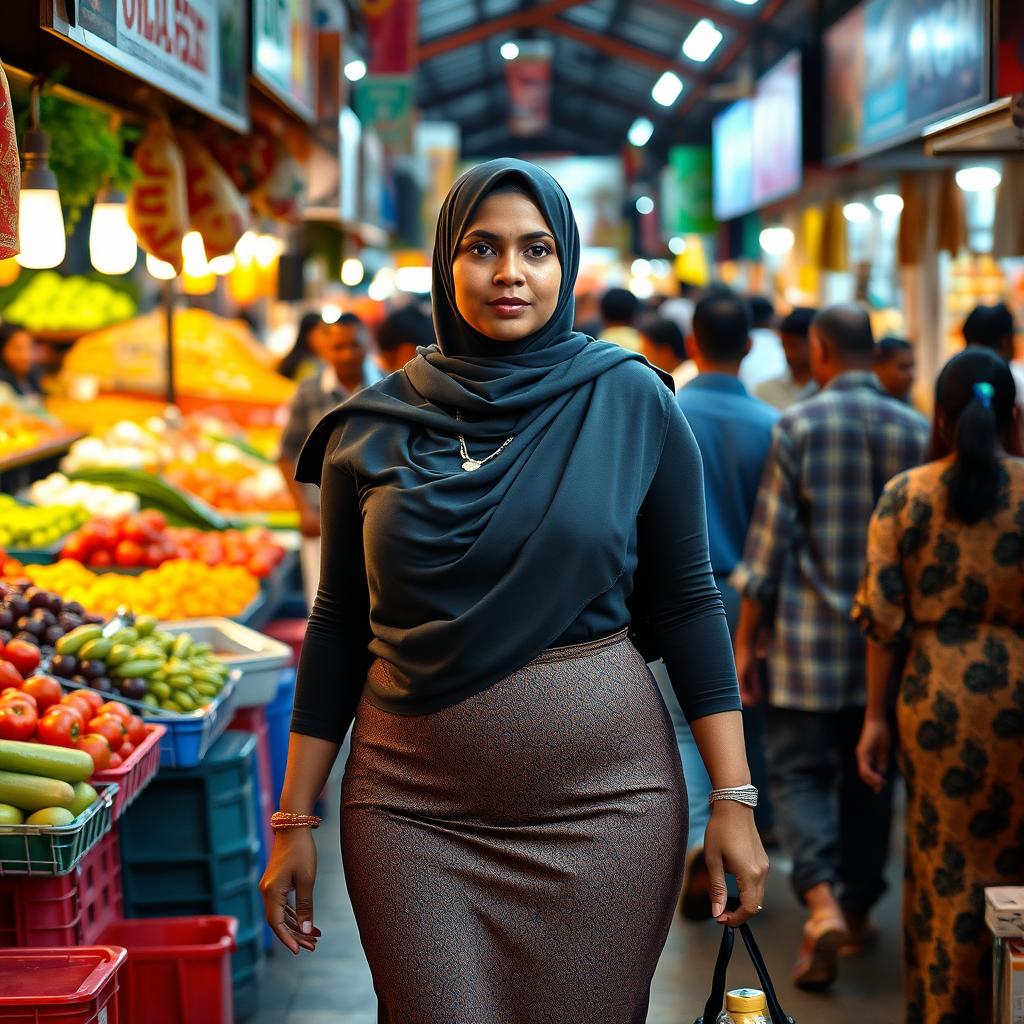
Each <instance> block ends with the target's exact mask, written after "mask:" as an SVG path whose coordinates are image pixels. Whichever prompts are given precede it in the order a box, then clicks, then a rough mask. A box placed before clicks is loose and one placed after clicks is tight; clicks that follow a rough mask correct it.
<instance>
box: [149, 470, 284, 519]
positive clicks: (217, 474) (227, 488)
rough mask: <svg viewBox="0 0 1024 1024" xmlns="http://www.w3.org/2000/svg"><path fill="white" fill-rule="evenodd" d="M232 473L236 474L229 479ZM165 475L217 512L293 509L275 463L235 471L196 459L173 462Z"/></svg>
mask: <svg viewBox="0 0 1024 1024" xmlns="http://www.w3.org/2000/svg"><path fill="white" fill-rule="evenodd" d="M234 476H239V477H240V478H238V479H232V477H234ZM167 479H168V480H169V481H170V482H171V483H173V484H174V485H175V486H176V487H180V488H181V489H182V490H185V491H188V492H189V493H190V494H194V495H196V497H198V498H201V499H202V500H203V501H205V502H206V503H207V504H208V505H211V506H213V508H215V509H218V510H220V511H221V512H249V511H260V512H289V511H293V510H294V509H295V501H294V499H293V498H292V496H291V495H290V494H289V493H288V490H287V488H286V487H285V486H284V478H283V477H282V476H281V471H280V470H279V469H278V468H277V467H276V466H267V467H264V468H263V469H260V470H258V471H257V472H255V473H250V472H248V471H245V472H244V473H242V474H235V473H232V472H230V471H225V470H224V469H223V468H214V467H211V466H204V465H203V464H202V460H201V459H200V460H197V462H196V464H193V465H188V464H186V463H183V462H177V463H173V464H172V465H171V466H169V467H168V469H167Z"/></svg>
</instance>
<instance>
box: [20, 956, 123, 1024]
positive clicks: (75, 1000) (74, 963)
mask: <svg viewBox="0 0 1024 1024" xmlns="http://www.w3.org/2000/svg"><path fill="white" fill-rule="evenodd" d="M127 956H128V954H127V953H126V952H125V950H124V949H123V948H121V947H118V946H83V947H82V948H81V949H31V950H29V949H2V950H0V978H3V986H2V988H0V1021H2V1022H3V1024H48V1022H51V1021H52V1022H54V1024H118V1021H119V1017H118V1009H117V983H118V972H119V971H120V970H121V968H122V967H123V965H124V963H125V960H126V959H127ZM142 1019H143V1018H139V1020H142ZM125 1024H130V1022H128V1021H126V1022H125Z"/></svg>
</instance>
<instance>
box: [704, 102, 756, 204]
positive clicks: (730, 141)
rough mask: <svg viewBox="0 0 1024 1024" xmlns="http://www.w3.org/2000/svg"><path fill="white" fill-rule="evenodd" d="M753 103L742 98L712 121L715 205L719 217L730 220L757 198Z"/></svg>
mask: <svg viewBox="0 0 1024 1024" xmlns="http://www.w3.org/2000/svg"><path fill="white" fill-rule="evenodd" d="M753 132H754V104H753V103H752V102H751V101H750V100H739V101H738V102H737V103H734V104H732V106H730V107H726V109H725V110H723V111H722V113H721V114H719V115H718V116H717V117H716V118H715V119H714V121H712V123H711V162H712V206H713V208H714V213H715V219H716V220H731V219H732V218H733V217H738V216H740V214H743V213H746V212H747V211H748V210H750V209H751V207H752V205H753V201H754V147H753V144H752V141H751V138H752V136H753Z"/></svg>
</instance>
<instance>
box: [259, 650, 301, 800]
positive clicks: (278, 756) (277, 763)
mask: <svg viewBox="0 0 1024 1024" xmlns="http://www.w3.org/2000/svg"><path fill="white" fill-rule="evenodd" d="M294 700H295V669H293V668H286V669H285V670H284V671H283V672H282V673H281V675H280V676H279V677H278V681H277V693H276V694H275V696H274V699H273V700H272V701H271V702H270V703H269V704H268V705H267V706H266V709H265V713H266V716H267V746H268V747H269V749H270V774H271V778H272V780H273V781H272V782H271V787H270V803H271V805H272V806H274V807H277V806H278V805H279V804H280V803H281V790H282V789H284V773H285V768H286V767H287V766H288V743H289V736H290V733H291V717H292V703H293V702H294Z"/></svg>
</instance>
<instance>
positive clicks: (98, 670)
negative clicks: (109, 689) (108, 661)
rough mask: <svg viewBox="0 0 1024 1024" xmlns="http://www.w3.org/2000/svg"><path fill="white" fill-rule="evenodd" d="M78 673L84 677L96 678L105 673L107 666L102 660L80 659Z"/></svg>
mask: <svg viewBox="0 0 1024 1024" xmlns="http://www.w3.org/2000/svg"><path fill="white" fill-rule="evenodd" d="M78 674H79V675H80V676H85V678H86V679H98V678H99V677H100V676H105V675H106V674H107V666H106V665H104V664H103V662H102V661H80V662H79V663H78Z"/></svg>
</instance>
